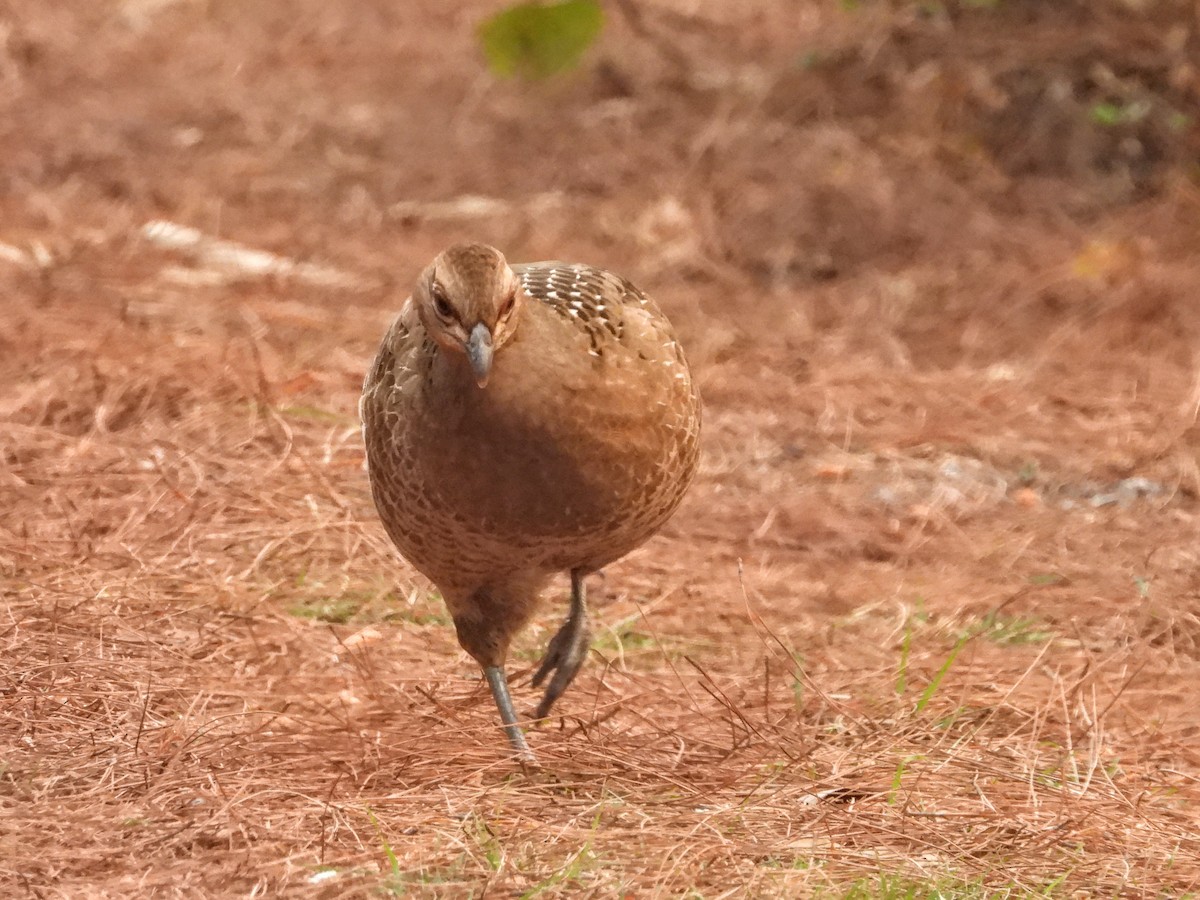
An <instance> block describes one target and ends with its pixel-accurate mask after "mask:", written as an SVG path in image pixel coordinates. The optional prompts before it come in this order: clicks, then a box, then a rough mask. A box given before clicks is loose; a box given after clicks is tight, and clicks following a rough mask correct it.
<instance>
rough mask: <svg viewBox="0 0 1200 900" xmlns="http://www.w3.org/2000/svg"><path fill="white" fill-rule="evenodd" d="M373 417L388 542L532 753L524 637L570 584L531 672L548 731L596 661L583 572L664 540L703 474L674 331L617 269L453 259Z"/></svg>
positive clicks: (394, 336) (467, 253) (468, 250)
mask: <svg viewBox="0 0 1200 900" xmlns="http://www.w3.org/2000/svg"><path fill="white" fill-rule="evenodd" d="M361 413H362V419H363V433H364V436H365V439H366V446H367V463H368V469H369V472H370V478H371V490H372V494H373V496H374V498H375V505H376V508H377V509H378V510H379V515H380V518H381V519H382V520H383V524H384V527H385V528H386V529H387V532H388V534H389V535H390V536H391V538H392V540H393V541H394V542H395V544H396V546H397V547H398V548H399V550H400V552H401V553H402V554H403V555H404V557H405V558H406V559H407V560H408V561H409V562H410V563H412V565H413V566H415V567H416V568H417V569H418V570H419V571H420V572H422V573H423V574H424V575H426V576H427V577H428V578H429V579H430V580H431V581H433V582H434V584H436V585H437V587H438V589H439V590H440V591H441V593H442V596H443V597H444V598H445V601H446V606H447V608H448V609H449V611H450V614H451V616H453V618H454V624H455V627H456V629H457V632H458V639H459V643H461V644H462V646H463V648H464V649H465V650H466V651H467V652H468V653H470V654H471V656H473V657H474V658H475V660H476V661H478V663H479V665H480V666H481V667H482V668H483V670H484V673H485V675H486V676H487V679H488V682H489V684H490V686H491V688H492V692H493V695H494V696H495V699H496V703H497V706H498V707H499V709H500V713H501V718H502V719H503V720H504V724H505V728H506V730H507V732H508V736H509V739H510V740H511V742H512V744H513V746H514V747H515V749H516V750H517V751H518V752H519V753H520V754H521V755H522V756H523V757H525V758H530V753H529V749H528V747H527V745H526V743H525V739H524V736H523V734H522V733H521V730H520V728H519V727H518V726H517V724H516V715H515V713H514V711H513V709H512V702H511V699H510V698H509V694H508V687H507V682H506V679H505V675H504V663H505V657H506V655H507V653H508V647H509V643H510V642H511V640H512V638H513V636H514V635H515V634H516V633H517V631H518V630H520V629H521V628H522V627H523V626H524V625H525V624H526V623H527V622H528V621H529V619H530V617H531V616H532V615H533V613H534V612H535V610H536V606H537V602H538V595H539V592H540V591H541V589H542V588H543V586H544V585H545V583H546V581H547V580H548V579H549V578H550V577H551V576H552V575H553V574H554V573H555V572H559V571H567V572H569V573H570V574H571V586H572V591H571V610H570V614H569V615H568V617H567V620H566V622H565V623H564V624H563V626H562V628H561V629H560V630H559V632H558V633H557V634H556V635H555V636H554V638H553V639H552V640H551V642H550V647H549V650H548V651H547V654H546V659H545V660H544V661H543V663H542V666H541V668H540V669H539V670H538V672H537V674H536V675H535V676H534V685H535V686H536V685H538V684H540V683H541V681H542V680H543V679H544V678H545V677H546V676H547V675H548V674H550V673H551V672H553V673H554V675H553V677H552V678H551V681H550V685H549V686H548V687H547V689H546V692H545V695H544V697H543V699H542V702H541V704H540V705H539V706H538V709H537V713H536V715H537V717H538V718H542V717H544V716H545V715H546V714H547V712H549V709H550V706H551V705H552V704H553V703H554V701H555V700H556V699H557V698H558V697H559V696H560V695H561V694H562V692H563V690H565V688H566V687H567V685H568V684H569V683H570V682H571V680H572V679H573V678H574V676H575V673H576V672H577V671H578V669H579V667H580V665H581V664H582V662H583V658H584V656H585V655H586V653H587V646H588V640H589V636H588V630H587V618H586V604H585V598H584V585H583V578H584V576H585V575H587V574H588V573H589V572H593V571H595V570H596V569H599V568H600V567H601V566H604V565H607V564H608V563H610V562H612V561H614V560H616V559H618V558H620V557H622V556H624V555H625V554H626V553H628V552H629V551H631V550H633V549H634V548H635V547H637V546H638V545H639V544H641V543H642V542H643V541H645V540H646V539H647V538H649V537H650V536H651V535H652V534H653V533H654V532H655V531H657V530H658V528H659V527H660V526H661V525H662V524H663V523H664V522H665V521H666V520H667V518H668V517H669V516H670V515H671V513H672V512H673V511H674V510H675V508H676V506H678V505H679V501H680V500H681V499H682V498H683V494H684V491H685V490H686V488H687V486H688V483H689V482H690V481H691V478H692V475H693V473H694V472H695V469H696V462H697V458H698V455H699V444H698V437H699V430H700V402H699V397H698V396H697V394H696V389H695V386H694V385H693V383H692V378H691V374H690V372H689V370H688V366H687V362H686V361H685V360H684V356H683V351H682V350H681V349H680V347H679V344H678V342H677V341H676V340H675V336H674V333H673V332H672V329H671V326H670V323H669V322H668V321H667V319H666V317H665V316H663V314H662V312H661V311H660V310H659V309H658V307H657V306H656V305H655V304H654V302H653V301H652V300H650V299H649V298H648V297H647V296H646V295H645V294H643V293H642V292H641V291H639V290H638V289H637V288H636V287H634V286H633V285H632V284H630V283H629V282H628V281H625V280H624V279H622V278H620V277H618V276H616V275H613V274H611V273H609V272H605V271H603V270H600V269H595V268H592V267H590V266H585V265H576V264H569V263H560V262H540V263H528V264H525V265H514V266H509V265H508V263H507V262H506V261H505V259H504V256H503V255H502V254H501V253H500V252H499V251H498V250H495V249H494V248H492V247H488V246H485V245H482V244H459V245H455V246H453V247H451V248H450V249H448V250H446V251H445V252H444V253H442V254H441V255H440V256H438V257H437V259H435V260H434V261H433V263H432V264H431V265H430V266H429V267H428V268H426V269H425V271H424V272H422V274H421V276H420V277H419V279H418V281H417V284H416V287H415V289H414V291H413V294H412V296H411V297H410V298H409V299H408V300H407V301H406V302H405V303H404V305H403V307H402V308H401V310H400V315H399V317H398V318H397V319H396V321H395V323H394V324H393V325H392V327H391V328H390V330H389V331H388V332H387V334H386V336H385V337H384V339H383V344H382V346H381V347H380V350H379V355H378V356H377V357H376V359H375V363H374V365H373V366H372V367H371V371H370V372H369V373H368V375H367V380H366V384H365V386H364V388H363V397H362V403H361Z"/></svg>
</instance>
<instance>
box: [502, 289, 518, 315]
mask: <svg viewBox="0 0 1200 900" xmlns="http://www.w3.org/2000/svg"><path fill="white" fill-rule="evenodd" d="M516 302H517V294H516V291H514V292H513V293H511V294H509V295H508V299H507V300H505V301H504V305H503V306H501V307H500V318H502V319H503V318H506V317H507V316H508V314H509V313H510V312H512V311H513V306H515V305H516Z"/></svg>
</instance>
